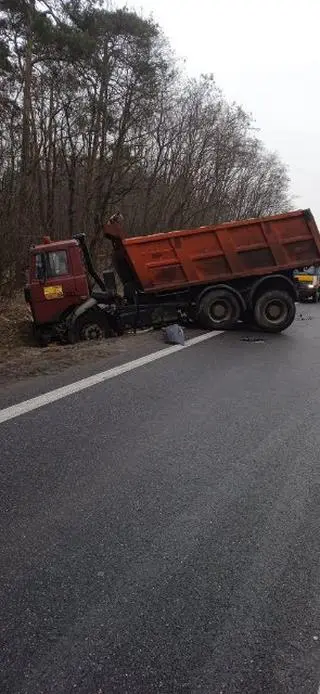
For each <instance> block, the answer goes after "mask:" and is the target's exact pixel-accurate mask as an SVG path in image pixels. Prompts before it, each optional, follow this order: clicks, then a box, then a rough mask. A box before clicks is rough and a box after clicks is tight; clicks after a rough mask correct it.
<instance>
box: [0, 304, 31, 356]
mask: <svg viewBox="0 0 320 694" xmlns="http://www.w3.org/2000/svg"><path fill="white" fill-rule="evenodd" d="M32 346H35V342H34V339H33V334H32V322H31V315H30V311H29V309H28V306H27V304H26V303H25V301H24V297H23V295H21V294H19V295H17V296H16V297H14V298H13V299H10V300H8V299H7V300H4V299H2V300H0V363H1V362H3V361H5V360H6V359H7V358H8V357H10V356H12V354H13V352H15V353H18V352H20V351H21V350H23V349H25V348H26V347H32Z"/></svg>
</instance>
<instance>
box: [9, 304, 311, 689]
mask: <svg viewBox="0 0 320 694" xmlns="http://www.w3.org/2000/svg"><path fill="white" fill-rule="evenodd" d="M301 311H302V313H303V318H304V320H301V319H298V320H297V321H296V323H295V325H294V326H293V327H292V328H291V329H290V330H289V331H288V332H287V333H286V334H283V335H280V336H265V338H264V341H263V342H251V341H246V340H243V338H245V337H247V336H249V337H251V338H253V337H254V335H253V334H251V335H249V334H247V333H241V332H234V333H225V334H223V335H220V336H218V337H216V338H214V339H212V340H209V341H207V342H204V343H202V344H199V345H197V346H194V347H190V349H187V350H185V351H182V352H179V353H177V354H174V355H171V356H167V357H165V358H163V359H161V360H159V361H157V362H155V363H152V364H148V365H146V366H143V367H141V368H139V369H137V370H135V371H132V372H130V373H126V374H123V375H121V376H119V377H117V378H115V379H113V380H110V381H108V382H105V383H101V384H99V385H96V386H94V387H92V388H90V389H88V390H85V391H83V392H81V393H77V394H74V395H72V396H70V397H68V398H65V399H63V400H60V401H58V402H56V403H52V404H50V405H48V406H45V407H42V408H41V409H39V410H35V411H33V412H30V413H27V414H24V415H23V416H20V417H18V418H17V419H13V420H11V421H8V422H5V423H3V424H1V425H0V456H1V467H0V469H1V485H0V491H1V507H0V514H1V549H0V574H1V595H0V620H1V622H0V625H1V641H2V644H1V663H0V692H1V694H69V693H71V692H72V693H73V692H76V693H79V694H112V693H113V692H115V693H120V694H122V693H125V692H128V693H129V694H132V693H135V694H152V693H153V692H159V693H161V692H164V693H165V694H170V693H171V692H172V693H175V692H177V693H180V692H181V694H184V693H190V694H193V693H196V692H200V693H201V694H220V693H221V694H240V693H241V694H258V692H263V693H264V694H317V691H318V687H319V684H320V600H319V596H320V572H319V492H320V474H319V460H320V307H319V306H310V307H309V306H308V307H303V308H302V309H301ZM256 337H257V338H258V337H259V336H258V335H256ZM37 383H38V385H37V388H39V383H40V381H37Z"/></svg>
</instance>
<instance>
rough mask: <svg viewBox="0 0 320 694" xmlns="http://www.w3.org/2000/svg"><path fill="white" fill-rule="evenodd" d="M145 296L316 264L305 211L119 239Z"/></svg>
mask: <svg viewBox="0 0 320 694" xmlns="http://www.w3.org/2000/svg"><path fill="white" fill-rule="evenodd" d="M120 243H121V245H122V249H123V252H124V255H125V256H126V257H127V259H128V261H129V263H130V265H131V267H132V269H133V270H134V273H135V274H136V275H137V277H138V279H139V281H140V283H141V286H142V288H143V289H144V291H146V292H154V291H163V290H174V289H177V288H179V289H181V288H183V287H185V288H187V287H188V286H190V285H197V284H210V283H215V282H227V281H230V280H233V279H237V278H241V277H250V276H259V275H268V274H271V273H275V272H277V271H281V270H282V271H285V270H290V269H294V268H299V267H303V266H306V265H319V264H320V236H319V231H318V229H317V226H316V223H315V221H314V219H313V216H312V214H311V212H310V210H298V211H296V212H290V213H288V214H282V215H276V216H273V217H266V218H260V219H248V220H245V221H240V222H230V223H227V224H220V225H218V226H206V227H200V228H198V229H190V230H182V231H170V232H166V233H160V234H153V235H148V236H137V237H134V238H128V239H123V238H122V239H121V242H120Z"/></svg>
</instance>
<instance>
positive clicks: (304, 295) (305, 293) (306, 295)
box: [298, 286, 318, 301]
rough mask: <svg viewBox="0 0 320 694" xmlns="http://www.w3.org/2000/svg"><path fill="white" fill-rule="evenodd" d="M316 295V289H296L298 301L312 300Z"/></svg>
mask: <svg viewBox="0 0 320 694" xmlns="http://www.w3.org/2000/svg"><path fill="white" fill-rule="evenodd" d="M317 293H318V288H317V287H312V288H311V287H301V286H300V287H298V297H299V300H300V301H307V300H308V299H312V298H313V297H314V296H316V294H317Z"/></svg>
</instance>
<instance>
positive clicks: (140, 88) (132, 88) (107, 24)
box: [0, 0, 290, 294]
mask: <svg viewBox="0 0 320 694" xmlns="http://www.w3.org/2000/svg"><path fill="white" fill-rule="evenodd" d="M0 93H1V96H0V239H1V253H0V294H5V293H9V292H11V291H12V290H14V289H15V288H17V287H19V286H21V285H22V284H23V282H24V272H25V268H26V265H27V260H28V248H29V246H30V244H31V243H34V242H36V241H37V240H39V239H40V238H41V236H43V235H50V236H51V237H52V238H64V237H68V236H72V234H74V233H76V232H79V231H81V232H82V231H83V232H85V233H86V234H87V236H88V239H89V242H90V247H91V250H92V252H93V253H94V255H95V256H96V257H97V256H99V254H100V253H103V250H102V228H103V224H104V221H105V219H106V217H108V216H109V215H110V214H112V213H113V212H115V211H116V210H118V209H119V210H120V211H121V212H122V214H123V215H124V218H125V225H126V230H127V233H128V234H130V235H134V234H144V233H151V232H153V231H159V230H166V229H174V228H179V227H180V228H181V227H192V226H197V225H201V224H205V223H215V222H220V221H227V220H230V219H237V218H245V217H254V216H260V215H263V214H271V213H276V212H281V211H285V210H287V209H288V208H289V206H290V198H289V179H288V174H287V171H286V168H285V166H284V165H283V163H282V162H281V161H280V160H279V158H278V156H277V155H276V154H274V153H272V152H269V151H268V150H267V149H266V148H265V147H264V145H263V143H262V142H261V141H260V139H259V136H258V134H257V132H256V130H255V128H254V124H253V121H252V119H251V117H250V116H249V115H248V114H247V113H245V111H244V110H243V109H242V108H241V107H239V106H237V105H236V104H233V103H232V104H230V103H228V102H227V100H226V99H225V98H224V96H223V94H222V92H221V91H220V89H219V88H218V87H217V85H216V83H215V81H214V78H213V77H212V76H211V75H206V76H201V77H200V78H199V79H196V80H195V79H188V78H187V77H186V76H185V75H184V74H183V73H182V72H181V71H180V70H179V67H178V63H177V61H176V59H175V56H174V55H173V53H172V51H171V49H170V46H169V45H168V42H167V41H166V38H165V37H164V35H163V33H162V31H161V29H160V28H159V26H157V25H156V24H155V23H154V21H153V20H151V19H146V18H143V17H141V16H139V15H138V14H136V13H135V12H131V11H129V10H127V9H114V8H110V7H109V8H108V7H104V6H102V5H101V4H100V3H99V2H96V1H95V0H69V1H65V0H41V2H40V1H39V2H38V1H37V0H2V5H1V13H0Z"/></svg>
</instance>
